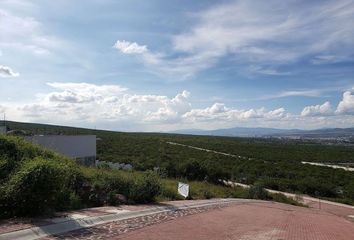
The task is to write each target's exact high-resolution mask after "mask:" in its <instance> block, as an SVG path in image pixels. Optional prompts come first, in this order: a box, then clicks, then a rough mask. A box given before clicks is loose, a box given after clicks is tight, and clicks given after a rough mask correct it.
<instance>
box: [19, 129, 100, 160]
mask: <svg viewBox="0 0 354 240" xmlns="http://www.w3.org/2000/svg"><path fill="white" fill-rule="evenodd" d="M25 138H26V139H27V140H28V141H30V142H32V143H34V144H38V145H41V146H43V147H45V148H48V149H51V150H54V151H56V152H58V153H60V154H62V155H64V156H66V157H69V158H72V159H75V160H77V161H78V163H80V164H83V165H87V166H93V165H95V160H96V135H75V136H68V135H38V136H30V137H25Z"/></svg>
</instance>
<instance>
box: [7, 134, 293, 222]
mask: <svg viewBox="0 0 354 240" xmlns="http://www.w3.org/2000/svg"><path fill="white" fill-rule="evenodd" d="M0 163H1V164H0V181H1V183H2V184H1V185H0V218H7V217H15V216H35V215H50V214H52V213H53V212H54V211H58V210H70V209H78V208H83V207H94V206H102V205H105V204H110V205H116V204H121V203H148V202H153V201H155V200H158V201H163V200H177V199H182V197H181V196H180V195H178V194H177V183H178V182H177V180H173V179H168V178H165V174H164V172H163V171H160V170H161V169H155V172H153V171H146V172H139V171H120V170H113V169H109V168H101V169H99V168H88V167H83V166H79V165H77V164H76V163H75V162H74V161H73V160H70V159H67V158H65V157H62V156H60V155H58V154H56V153H54V152H52V151H49V150H45V149H42V148H40V147H38V146H36V145H32V144H30V143H29V142H26V141H25V140H23V139H22V138H19V137H11V136H0ZM192 163H193V164H192V166H195V165H194V164H196V163H194V162H193V161H192ZM188 171H189V170H188ZM190 173H191V171H190ZM159 175H160V176H159ZM199 177H200V176H195V175H193V176H192V177H191V178H199ZM183 181H186V182H188V183H189V184H190V189H191V191H190V196H189V198H190V199H208V198H213V197H238V198H247V197H249V192H248V191H247V190H245V189H242V188H239V187H236V188H230V187H226V186H222V185H215V184H212V183H210V182H207V181H203V182H201V181H188V180H187V179H184V180H183ZM255 198H257V197H255ZM267 199H269V200H272V199H273V198H271V197H268V198H267ZM279 201H280V202H286V203H290V204H295V203H296V202H295V203H294V202H291V201H290V200H289V199H287V198H286V197H285V198H284V199H280V200H279Z"/></svg>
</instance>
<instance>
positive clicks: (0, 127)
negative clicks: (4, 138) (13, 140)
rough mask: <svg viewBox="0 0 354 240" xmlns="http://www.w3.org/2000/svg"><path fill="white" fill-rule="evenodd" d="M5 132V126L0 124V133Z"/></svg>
mask: <svg viewBox="0 0 354 240" xmlns="http://www.w3.org/2000/svg"><path fill="white" fill-rule="evenodd" d="M5 134H6V126H0V135H5Z"/></svg>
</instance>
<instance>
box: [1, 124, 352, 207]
mask: <svg viewBox="0 0 354 240" xmlns="http://www.w3.org/2000/svg"><path fill="white" fill-rule="evenodd" d="M8 127H9V129H11V130H23V131H24V132H22V134H96V135H97V136H98V138H99V139H100V140H98V141H97V144H98V146H97V153H98V158H99V159H100V160H103V161H111V162H119V163H130V164H132V165H133V167H134V170H136V171H140V172H145V171H154V172H157V173H158V174H159V175H160V177H162V178H163V179H160V182H161V184H162V187H160V194H158V195H157V196H158V199H161V198H167V199H176V198H177V199H178V196H176V193H175V192H173V191H172V190H173V188H172V187H169V186H172V185H171V183H169V184H167V183H166V181H167V180H166V179H164V178H171V179H185V180H186V181H190V182H193V181H203V184H207V183H205V181H207V182H209V183H208V184H211V183H213V184H219V179H230V180H234V181H236V182H242V183H247V184H255V183H259V184H262V186H264V187H267V188H271V189H274V190H280V191H287V192H294V193H301V194H308V195H312V196H315V197H317V196H320V197H323V198H327V199H332V200H334V201H338V202H345V203H348V204H353V205H354V185H353V183H354V173H353V172H346V171H344V170H340V169H331V168H326V167H317V166H311V165H303V164H301V161H312V162H354V149H353V147H350V146H331V145H320V144H314V143H308V142H306V143H304V142H301V141H298V140H296V141H295V140H294V141H290V140H288V141H285V142H283V141H280V140H271V139H251V138H250V139H249V138H229V137H208V136H188V135H176V134H158V133H121V132H112V131H102V130H91V129H81V128H71V127H61V126H51V125H42V124H25V123H15V122H9V123H8ZM168 141H171V142H177V143H182V144H186V145H192V146H196V147H201V148H206V149H211V150H216V151H220V152H226V153H231V154H234V155H240V156H244V157H247V158H252V160H243V159H237V158H233V157H229V156H224V155H220V154H215V153H212V152H204V151H199V150H195V149H191V148H187V147H183V146H176V145H170V144H168V143H167V142H168ZM31 151H32V150H31ZM10 155H11V154H10ZM6 158H7V157H6V156H5V157H2V160H0V166H2V164H3V162H4V161H7V160H5V159H6ZM44 159H45V158H44ZM6 168H11V164H10V165H9V166H7V167H6ZM6 168H4V169H6ZM90 171H92V170H87V169H85V170H83V171H81V174H82V175H83V177H82V176H81V175H80V177H82V178H84V179H90V181H91V182H93V183H95V185H94V186H96V185H97V187H96V188H97V191H102V192H104V193H105V194H104V195H109V196H110V199H111V198H112V196H113V195H114V193H116V192H117V193H118V192H119V193H124V196H126V197H127V198H128V201H136V198H137V197H136V196H134V194H129V192H128V190H127V189H131V188H132V187H130V186H131V185H129V184H130V183H131V182H135V184H136V186H134V187H136V189H139V186H138V185H139V184H141V183H140V182H139V181H135V176H133V175H134V174H138V175H139V176H140V175H141V173H132V174H131V175H132V176H131V177H128V176H124V177H119V178H120V179H123V180H124V183H122V184H121V185H119V186H123V185H124V186H126V187H125V188H118V190H119V191H116V190H114V191H113V190H112V189H113V187H112V188H111V189H105V187H100V186H103V185H105V183H101V184H100V181H101V180H99V179H98V180H96V179H97V178H100V177H97V176H96V175H97V174H98V173H96V172H94V173H90ZM100 171H102V172H104V173H101V175H105V178H115V177H113V176H111V175H114V176H115V175H122V173H120V172H117V173H114V174H112V172H113V171H112V170H103V169H102V170H100ZM0 174H2V173H0ZM98 175H99V176H100V174H98ZM123 175H124V174H123ZM107 176H110V177H107ZM132 179H133V180H132ZM123 180H120V181H123ZM85 181H87V180H85ZM102 181H103V180H102ZM112 181H113V180H112ZM114 181H117V182H119V181H118V180H114ZM168 181H172V180H168ZM96 182H97V184H96ZM128 183H129V184H128ZM174 184H175V183H174ZM113 185H114V184H113ZM114 186H116V185H114ZM128 186H129V187H128ZM164 186H167V187H166V188H165V187H164ZM213 186H214V185H213ZM218 187H219V186H218ZM102 188H103V189H102ZM207 188H208V189H211V188H212V187H211V186H208V187H207ZM114 189H115V187H114ZM198 189H203V188H202V187H199V188H198ZM208 189H206V190H201V191H196V192H194V196H193V195H192V197H196V198H200V197H203V198H209V197H213V196H231V195H230V194H229V193H228V192H227V191H229V190H225V191H226V192H223V193H221V192H218V193H215V192H213V191H211V190H208ZM220 191H221V190H220ZM222 191H224V190H222ZM161 192H162V193H163V194H162V196H161ZM192 193H193V192H192ZM75 194H76V195H79V197H80V199H81V196H82V195H80V194H78V193H77V192H75ZM241 195H242V194H239V195H238V196H241ZM109 196H108V197H109ZM108 197H107V198H108ZM276 197H277V196H276ZM72 198H73V199H75V196H74V195H72ZM278 198H280V197H279V196H278ZM83 199H84V200H82V199H81V201H82V202H83V204H87V202H89V203H92V202H94V201H93V199H95V197H94V196H91V198H88V199H89V200H87V198H83ZM90 199H92V201H91V200H90ZM149 200H151V198H149V197H142V200H140V201H141V202H144V201H149ZM90 201H91V202H90ZM95 201H96V202H97V204H102V203H103V202H105V201H107V200H106V199H96V200H95ZM137 202H139V200H138V201H137ZM97 204H96V205H97ZM74 205H75V204H74ZM87 205H88V204H87Z"/></svg>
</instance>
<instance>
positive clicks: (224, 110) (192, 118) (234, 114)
mask: <svg viewBox="0 0 354 240" xmlns="http://www.w3.org/2000/svg"><path fill="white" fill-rule="evenodd" d="M287 116H288V115H287V114H286V113H285V109H284V108H278V109H275V110H272V111H267V110H266V109H265V108H260V109H249V110H238V109H234V108H228V107H226V106H225V104H223V103H214V104H213V105H212V106H211V107H207V108H204V109H192V110H191V111H189V112H187V113H185V114H184V115H183V118H184V119H185V120H186V121H187V122H198V121H210V120H213V121H227V122H235V121H245V120H249V119H262V120H280V119H282V118H285V117H287Z"/></svg>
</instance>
